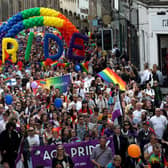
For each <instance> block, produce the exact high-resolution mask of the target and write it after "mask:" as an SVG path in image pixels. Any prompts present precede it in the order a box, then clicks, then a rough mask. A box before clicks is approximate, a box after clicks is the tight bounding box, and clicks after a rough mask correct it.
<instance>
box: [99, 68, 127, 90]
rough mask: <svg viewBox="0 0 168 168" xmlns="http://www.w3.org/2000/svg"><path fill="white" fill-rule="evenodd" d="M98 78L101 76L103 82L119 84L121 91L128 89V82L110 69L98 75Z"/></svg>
mask: <svg viewBox="0 0 168 168" xmlns="http://www.w3.org/2000/svg"><path fill="white" fill-rule="evenodd" d="M98 76H100V77H101V78H102V79H103V80H105V81H106V82H108V83H111V82H112V83H113V84H114V85H116V84H118V85H119V86H120V90H123V91H124V90H125V88H126V82H125V81H123V80H122V79H121V77H120V76H118V75H117V74H116V73H115V72H114V71H113V70H111V69H110V68H106V69H104V70H103V71H101V72H99V73H98Z"/></svg>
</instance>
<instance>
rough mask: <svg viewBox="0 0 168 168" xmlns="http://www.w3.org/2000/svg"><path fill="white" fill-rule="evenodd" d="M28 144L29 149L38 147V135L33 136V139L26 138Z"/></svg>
mask: <svg viewBox="0 0 168 168" xmlns="http://www.w3.org/2000/svg"><path fill="white" fill-rule="evenodd" d="M27 140H28V143H29V146H30V147H33V146H39V145H40V138H39V135H34V136H33V137H31V136H28V137H27Z"/></svg>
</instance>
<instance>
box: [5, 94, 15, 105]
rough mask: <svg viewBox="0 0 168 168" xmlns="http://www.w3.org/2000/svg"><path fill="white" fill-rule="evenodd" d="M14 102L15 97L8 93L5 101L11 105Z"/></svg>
mask: <svg viewBox="0 0 168 168" xmlns="http://www.w3.org/2000/svg"><path fill="white" fill-rule="evenodd" d="M12 102H13V97H12V96H11V95H9V94H7V95H6V96H5V103H6V104H7V105H11V104H12Z"/></svg>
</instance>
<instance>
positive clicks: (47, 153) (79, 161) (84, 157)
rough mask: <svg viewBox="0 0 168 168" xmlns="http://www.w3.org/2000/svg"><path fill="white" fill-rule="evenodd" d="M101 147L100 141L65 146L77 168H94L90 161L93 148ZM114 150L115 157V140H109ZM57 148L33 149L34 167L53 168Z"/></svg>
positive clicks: (42, 147) (109, 144)
mask: <svg viewBox="0 0 168 168" xmlns="http://www.w3.org/2000/svg"><path fill="white" fill-rule="evenodd" d="M97 145H99V142H98V140H92V141H88V142H76V143H70V144H64V147H65V151H66V153H68V154H69V155H70V156H71V158H72V160H73V163H74V165H75V168H88V167H89V168H94V166H93V164H92V163H91V161H90V155H91V154H92V150H93V148H95V147H96V146H97ZM106 145H107V146H109V147H110V148H111V150H112V153H113V155H114V144H113V139H112V138H109V139H108V140H107V143H106ZM56 152H57V151H56V146H55V145H54V146H53V145H52V146H40V147H35V148H33V150H32V152H31V157H32V163H33V167H37V166H44V167H45V168H51V164H52V158H53V157H54V156H55V155H56Z"/></svg>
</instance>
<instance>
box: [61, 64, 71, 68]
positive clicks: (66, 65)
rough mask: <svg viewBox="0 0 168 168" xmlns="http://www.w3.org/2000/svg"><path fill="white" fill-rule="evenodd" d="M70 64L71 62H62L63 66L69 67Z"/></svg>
mask: <svg viewBox="0 0 168 168" xmlns="http://www.w3.org/2000/svg"><path fill="white" fill-rule="evenodd" d="M69 65H70V63H61V66H62V67H63V68H65V67H68V66H69Z"/></svg>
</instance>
